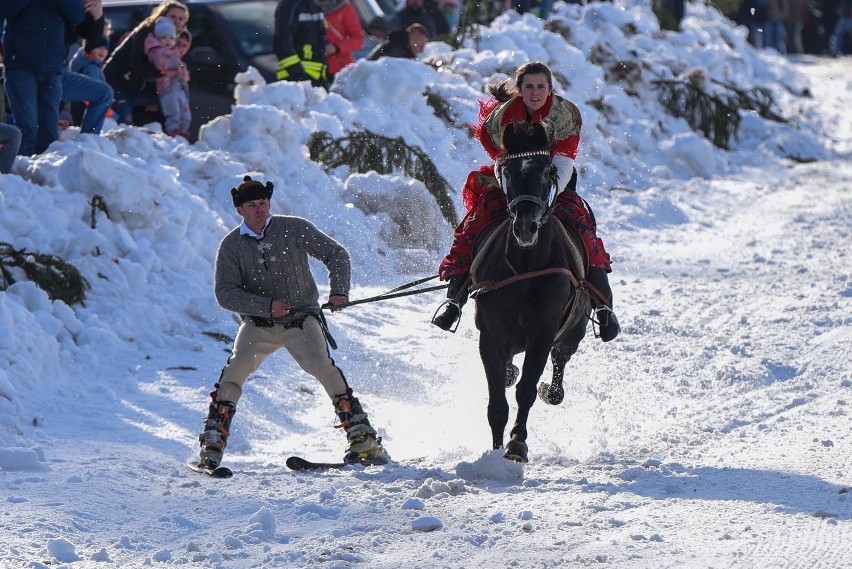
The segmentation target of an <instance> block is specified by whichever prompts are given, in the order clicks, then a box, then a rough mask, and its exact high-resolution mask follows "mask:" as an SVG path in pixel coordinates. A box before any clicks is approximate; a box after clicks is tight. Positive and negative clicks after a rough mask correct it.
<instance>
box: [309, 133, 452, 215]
mask: <svg viewBox="0 0 852 569" xmlns="http://www.w3.org/2000/svg"><path fill="white" fill-rule="evenodd" d="M308 150H309V152H310V155H311V160H313V161H314V162H321V163H322V164H324V165H325V167H326V169H327V170H332V169H334V168H337V167H339V166H348V167H349V168H350V169H351V170H354V171H356V172H360V173H366V172H370V171H373V172H377V173H379V174H393V173H401V174H403V175H405V176H409V177H411V178H416V179H418V180H420V181H422V182H423V183H424V184H425V185H426V189H427V190H429V193H430V194H432V196H433V197H434V198H435V201H436V202H438V206H439V207H440V208H441V213H442V214H443V215H444V219H446V220H447V222H448V223H450V225H452V226H453V227H455V226H456V225H457V224H458V219H457V217H456V209H455V206H454V205H453V201H452V199H451V198H450V191H451V187H450V184H449V183H448V182H447V180H446V179H444V177H443V176H441V174H440V173H439V172H438V169H437V168H435V164H434V163H433V162H432V160H431V159H430V158H429V156H428V155H427V154H426V153H425V152H423V151H422V150H420V149H419V148H417V147H411V146H408V145H407V144H405V141H404V140H403V139H402V137H400V138H389V137H387V136H382V135H380V134H376V133H374V132H370V131H368V130H361V131H356V132H352V133H349V135H348V136H344V137H342V138H332V137H331V135H330V134H328V133H327V132H316V133H314V134H313V135H312V136H311V138H310V140H309V141H308Z"/></svg>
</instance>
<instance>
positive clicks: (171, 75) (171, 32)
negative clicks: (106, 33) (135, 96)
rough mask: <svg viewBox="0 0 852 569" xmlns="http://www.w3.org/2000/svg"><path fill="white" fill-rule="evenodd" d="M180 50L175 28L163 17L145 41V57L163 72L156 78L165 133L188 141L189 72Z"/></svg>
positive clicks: (184, 50) (190, 115)
mask: <svg viewBox="0 0 852 569" xmlns="http://www.w3.org/2000/svg"><path fill="white" fill-rule="evenodd" d="M187 49H188V46H187V47H186V48H185V49H183V50H182V49H181V47H180V46H179V45H178V41H177V38H176V30H175V25H174V23H172V21H171V19H169V18H166V17H161V18H158V19H157V22H156V23H155V24H154V32H153V33H151V34H148V37H146V38H145V54H146V55H147V56H148V60H149V61H150V62H151V64H152V65H154V66H155V67H156V68H157V69H159V70H160V77H159V78H157V96H158V97H159V98H160V108H161V109H162V111H163V116H164V117H165V119H166V120H165V125H164V130H165V131H166V134H168V135H170V136H182V137H184V138H186V139H189V123H190V122H191V120H192V114H191V112H190V110H189V71H187V69H186V65H184V63H183V60H182V59H181V57H182V55H183V54H184V53H186V50H187Z"/></svg>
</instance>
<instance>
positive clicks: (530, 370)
mask: <svg viewBox="0 0 852 569" xmlns="http://www.w3.org/2000/svg"><path fill="white" fill-rule="evenodd" d="M551 340H552V337H551ZM549 352H550V341H548V340H540V341H538V342H536V341H534V340H532V341H530V342H528V343H527V350H526V355H525V356H524V369H523V371H522V372H521V380H520V381H519V382H518V386H517V387H516V388H515V399H516V400H517V402H518V414H517V416H516V417H515V424H514V426H513V427H512V431H511V433H510V436H511V440H510V441H509V444H507V445H506V452H505V453H504V454H503V456H504V457H505V458H508V459H510V460H516V461H518V462H527V461H528V460H527V443H526V440H527V419H528V418H529V415H530V408H532V405H533V403H535V394H536V387H535V386H536V384H537V383H538V380H539V379H540V378H541V374H542V373H543V372H544V366H545V365H546V364H547V356H548V354H549Z"/></svg>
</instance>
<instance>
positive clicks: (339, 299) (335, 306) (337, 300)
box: [328, 294, 349, 312]
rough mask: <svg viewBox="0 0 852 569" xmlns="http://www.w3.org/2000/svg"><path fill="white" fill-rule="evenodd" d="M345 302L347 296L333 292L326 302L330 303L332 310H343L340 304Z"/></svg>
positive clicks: (347, 298) (347, 299) (347, 300)
mask: <svg viewBox="0 0 852 569" xmlns="http://www.w3.org/2000/svg"><path fill="white" fill-rule="evenodd" d="M347 302H349V297H348V296H346V295H343V294H333V295H331V296H329V297H328V303H329V304H330V305H331V311H332V312H337V311H338V310H343V308H344V307H342V306H340V305H341V304H346V303H347Z"/></svg>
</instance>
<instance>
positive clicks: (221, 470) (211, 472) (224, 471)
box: [187, 462, 234, 478]
mask: <svg viewBox="0 0 852 569" xmlns="http://www.w3.org/2000/svg"><path fill="white" fill-rule="evenodd" d="M187 466H188V467H189V469H190V470H192V471H193V472H198V473H200V474H206V475H207V476H209V477H211V478H230V477H231V476H233V475H234V472H233V471H232V470H231V469H230V468H228V467H227V466H217V467H216V468H206V467H204V466H201V465H200V464H198V463H195V462H190V463H188V464H187Z"/></svg>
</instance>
